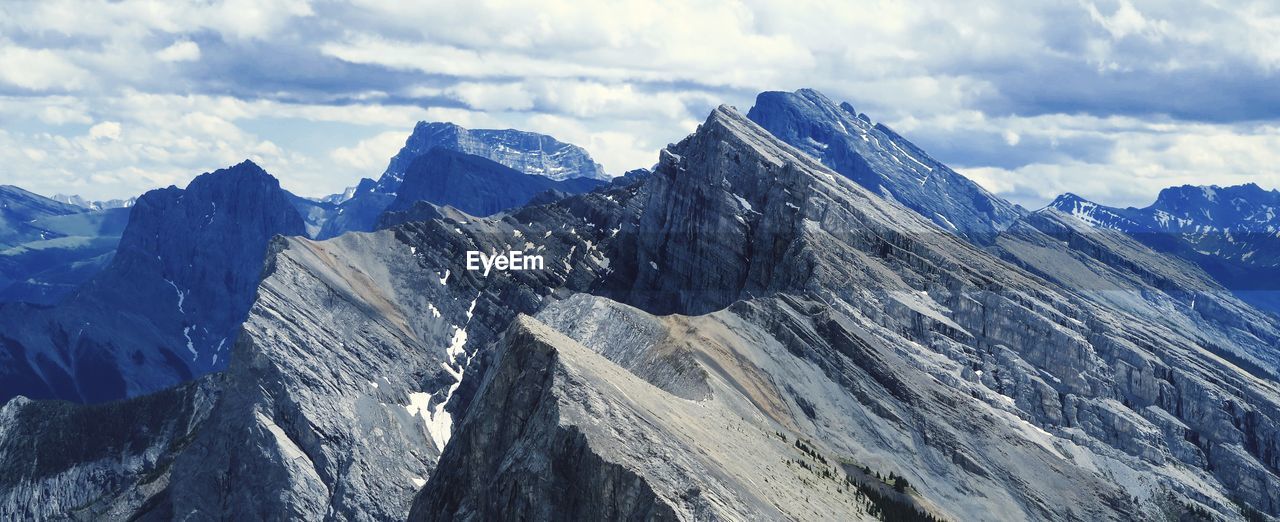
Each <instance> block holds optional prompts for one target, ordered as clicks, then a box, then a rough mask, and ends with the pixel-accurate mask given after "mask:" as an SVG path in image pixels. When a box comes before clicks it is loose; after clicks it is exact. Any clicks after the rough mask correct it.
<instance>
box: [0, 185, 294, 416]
mask: <svg viewBox="0 0 1280 522" xmlns="http://www.w3.org/2000/svg"><path fill="white" fill-rule="evenodd" d="M304 233H305V231H304V225H303V222H302V219H301V217H300V216H299V215H298V213H297V212H296V210H294V208H293V206H292V205H291V204H290V202H289V200H288V198H287V195H286V193H285V192H284V191H283V190H281V189H280V186H279V183H278V182H277V181H276V180H275V178H272V177H271V176H270V175H268V174H267V173H266V172H264V171H263V170H262V169H260V168H259V167H258V166H256V165H254V164H252V163H249V162H245V163H242V164H240V165H237V166H235V167H232V168H229V169H223V170H219V171H217V172H213V173H209V174H204V175H201V176H199V177H197V178H196V179H195V180H193V181H192V182H191V184H190V185H188V186H187V188H186V189H185V190H182V189H178V188H175V187H170V188H167V189H160V190H155V191H151V192H148V193H147V194H144V195H143V196H142V197H141V198H139V200H138V202H137V204H136V205H134V206H133V207H132V209H131V211H130V219H129V225H128V226H127V227H126V228H125V230H124V233H123V235H122V237H121V240H120V244H119V246H118V248H117V249H116V253H115V255H114V257H113V258H112V260H111V264H110V265H108V266H107V267H106V268H105V269H103V271H102V272H101V273H99V274H97V275H96V276H94V277H93V278H92V279H91V280H89V281H88V282H87V283H85V284H84V285H83V286H82V287H80V288H79V289H78V290H77V291H76V292H75V293H74V294H73V295H71V296H70V297H68V298H67V299H66V300H65V301H64V302H62V303H60V304H59V305H57V306H55V307H52V308H38V307H34V306H29V305H24V304H17V303H14V304H7V305H0V306H3V307H4V308H3V313H0V324H2V325H3V328H0V332H3V333H2V334H0V338H2V339H3V343H4V354H3V355H2V356H0V358H3V359H4V364H3V365H2V366H0V372H4V374H5V375H6V378H5V379H4V383H3V384H0V392H3V393H2V394H0V397H2V398H4V399H5V400H7V399H8V398H11V397H13V396H15V395H24V396H27V397H29V398H60V399H67V400H72V401H77V402H101V401H107V400H114V399H119V398H123V397H127V396H134V395H139V394H142V393H147V392H152V391H156V390H159V389H162V388H164V387H167V386H172V385H174V384H177V383H179V382H182V381H186V380H190V379H192V378H193V377H196V376H199V375H202V374H204V373H208V372H210V371H213V370H217V369H221V368H223V367H225V365H226V362H227V355H228V354H229V353H230V348H231V345H232V344H233V343H234V341H235V337H234V336H235V333H236V331H237V330H238V328H239V324H240V321H242V320H244V317H245V314H246V313H247V312H248V309H249V306H250V305H251V304H252V303H253V299H254V295H255V292H256V289H257V284H258V281H259V276H260V274H261V272H262V270H261V267H262V261H263V256H264V254H265V252H266V245H267V242H268V241H269V240H270V239H271V237H273V236H274V235H276V234H285V235H301V234H304Z"/></svg>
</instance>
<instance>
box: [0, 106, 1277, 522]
mask: <svg viewBox="0 0 1280 522" xmlns="http://www.w3.org/2000/svg"><path fill="white" fill-rule="evenodd" d="M419 206H421V205H419ZM433 213H434V214H433V215H434V216H435V217H432V218H430V219H425V220H419V221H412V222H406V223H403V224H401V225H397V226H394V227H391V228H388V229H384V230H379V231H377V232H372V233H353V234H345V235H342V236H340V237H338V238H335V239H332V240H328V241H312V240H308V239H305V238H300V237H289V238H278V239H275V240H274V241H272V243H271V245H270V248H269V251H270V254H269V255H268V259H269V261H268V262H267V266H266V269H265V270H264V276H263V278H262V282H261V284H260V285H259V287H258V291H257V296H258V297H257V300H256V301H255V302H254V303H253V306H252V307H251V308H250V310H249V312H248V317H247V319H246V320H245V322H244V325H243V327H242V328H241V330H240V332H239V335H238V337H237V338H236V341H235V343H234V346H233V348H232V350H233V353H232V355H231V363H230V365H229V366H228V367H227V369H226V371H225V372H224V373H220V374H214V375H209V376H206V377H204V378H202V379H200V380H198V381H196V382H195V383H193V384H188V385H186V386H183V387H180V388H177V389H173V390H166V391H163V392H160V393H158V394H155V395H150V396H146V397H138V398H134V399H129V400H127V401H122V402H118V403H113V404H111V405H91V406H74V405H59V404H58V403H51V402H47V401H28V400H25V399H17V400H14V401H11V402H9V403H8V404H6V405H5V406H4V407H3V409H0V466H3V468H2V469H3V471H4V473H2V474H0V476H5V477H6V479H4V480H6V481H5V482H0V517H3V518H18V519H24V518H43V517H55V516H66V514H67V513H70V512H72V509H75V514H76V515H77V516H81V517H85V518H100V519H128V518H131V517H139V518H142V517H152V518H182V517H185V516H189V515H193V514H198V516H200V517H209V518H226V519H243V518H261V517H262V516H263V514H270V515H272V516H279V517H281V518H291V519H319V518H334V519H400V518H405V517H409V518H411V519H413V520H436V519H471V520H476V519H491V518H495V517H503V518H522V519H529V520H550V519H564V518H586V519H596V518H637V519H642V518H643V519H649V518H653V519H742V518H779V519H839V520H875V519H886V518H887V519H903V518H904V517H907V516H912V517H915V518H916V519H921V520H923V519H926V518H927V517H930V516H933V517H937V518H943V519H954V520H970V519H1002V520H1003V519H1036V520H1151V519H1156V520H1158V519H1174V520H1177V519H1192V518H1194V517H1200V518H1206V517H1216V518H1224V519H1237V518H1240V516H1241V515H1240V513H1241V511H1240V509H1241V508H1239V507H1237V505H1240V506H1245V508H1247V509H1250V510H1256V511H1258V512H1261V513H1266V514H1269V515H1272V516H1274V515H1276V514H1278V513H1280V477H1278V476H1277V473H1276V470H1277V469H1280V451H1277V450H1276V448H1277V447H1280V430H1277V420H1278V419H1280V384H1277V382H1276V379H1275V377H1274V376H1275V375H1276V372H1277V369H1278V368H1280V360H1278V357H1277V354H1276V352H1275V350H1274V346H1276V344H1277V339H1278V338H1280V337H1278V336H1277V331H1278V329H1280V326H1278V325H1277V323H1276V320H1275V319H1274V318H1269V317H1267V316H1265V315H1260V314H1258V313H1257V311H1256V310H1253V309H1252V308H1251V307H1248V306H1247V305H1244V304H1243V303H1241V302H1239V301H1238V300H1236V299H1235V298H1234V297H1232V296H1231V295H1230V293H1228V292H1226V291H1225V289H1223V288H1222V287H1221V286H1218V285H1217V284H1216V283H1215V282H1214V281H1213V280H1212V279H1210V278H1208V276H1207V275H1205V274H1204V273H1203V272H1200V271H1198V270H1197V269H1196V268H1195V267H1194V266H1191V265H1189V264H1186V263H1184V262H1182V261H1179V260H1177V259H1173V258H1169V257H1167V256H1163V255H1161V254H1160V253H1158V252H1155V251H1153V250H1151V249H1150V248H1148V247H1146V246H1144V245H1142V244H1140V243H1138V242H1137V241H1135V240H1134V239H1133V238H1131V237H1129V236H1127V235H1125V234H1121V233H1118V232H1108V231H1104V233H1096V232H1094V231H1091V230H1090V229H1088V228H1087V227H1085V226H1084V225H1083V224H1082V223H1080V222H1079V221H1078V220H1076V219H1074V218H1071V217H1070V216H1067V215H1065V214H1062V213H1058V212H1046V213H1037V214H1032V215H1028V216H1024V217H1022V218H1019V219H1017V220H1014V221H1013V222H1011V223H1010V224H1009V225H1008V227H1007V228H1006V229H1005V230H1003V231H1002V232H1000V233H999V234H998V235H997V236H996V237H995V238H994V240H993V241H992V242H991V243H990V244H989V245H985V246H982V247H979V246H976V245H974V244H972V243H970V242H968V241H966V240H965V238H963V237H960V236H958V235H956V234H951V233H943V230H942V229H941V228H940V227H939V226H938V225H936V224H935V223H934V222H933V221H932V220H931V219H928V218H926V217H923V216H921V215H919V214H917V213H915V212H914V211H912V210H910V209H909V208H907V207H905V206H903V205H902V204H901V203H900V202H898V201H893V200H889V199H886V198H884V197H882V196H880V195H878V194H877V193H875V192H872V191H870V190H867V189H866V188H864V187H863V186H861V185H860V184H857V183H855V182H853V181H851V180H849V179H847V178H846V177H845V176H843V175H841V174H838V173H836V172H835V171H833V170H831V169H829V168H828V167H826V166H825V165H823V164H822V163H821V162H820V161H818V160H817V159H815V158H813V157H811V156H809V155H808V154H806V153H805V152H803V151H801V150H799V149H797V148H794V147H791V146H789V145H787V144H785V143H784V142H782V141H780V140H778V139H777V138H776V137H774V136H773V135H771V134H770V133H769V132H768V131H766V130H765V129H763V128H761V127H760V126H758V125H756V124H755V123H753V122H752V121H750V120H749V119H747V118H746V117H744V116H743V115H741V114H739V113H737V112H736V111H735V110H733V109H732V108H729V107H720V108H718V109H716V110H715V111H713V112H712V114H711V115H710V116H709V117H708V119H707V120H706V122H705V123H703V124H702V125H701V126H700V127H699V128H698V130H697V131H696V132H695V133H694V134H692V135H690V136H689V137H687V138H685V139H684V140H682V141H681V142H680V143H678V144H674V145H671V146H669V147H668V148H666V149H664V150H663V151H662V152H661V153H660V157H659V161H658V163H657V165H656V167H655V169H654V170H653V171H652V172H651V173H648V174H647V175H638V176H635V177H634V178H633V179H632V180H630V181H629V182H625V183H616V184H610V185H609V186H607V187H604V188H602V189H600V190H597V191H593V192H589V193H585V194H579V195H574V196H570V197H568V198H564V199H560V200H556V201H554V202H550V203H547V204H544V205H531V206H524V207H520V208H517V209H514V210H512V211H511V212H509V213H503V214H498V215H495V216H492V217H488V218H477V217H471V216H467V215H465V214H461V213H459V212H456V211H453V210H451V209H448V208H438V207H436V208H434V209H433ZM516 248H519V249H523V250H524V251H527V252H536V253H537V254H538V255H542V256H544V258H545V260H546V263H545V266H544V267H543V268H542V269H540V270H511V271H501V270H499V271H495V272H493V273H490V274H484V273H482V272H478V271H472V270H467V269H466V267H465V259H466V257H467V255H466V253H467V252H468V251H473V250H478V251H484V252H493V251H505V250H510V249H516ZM1050 276H1052V277H1050ZM1250 314H1252V315H1250ZM107 406H109V408H107ZM141 412H161V413H164V414H163V415H158V416H147V415H140V413H141ZM102 418H115V419H122V420H121V421H120V422H119V423H114V424H112V425H111V426H110V428H111V429H109V430H104V433H103V436H102V440H101V441H95V443H94V444H83V443H81V442H79V441H75V442H69V441H68V442H64V440H65V439H62V438H60V437H59V434H66V433H70V434H74V433H76V432H77V431H76V428H75V426H77V423H81V422H87V419H102ZM33 440H39V441H43V442H42V444H41V445H40V448H34V449H40V451H43V452H45V453H41V454H40V455H48V454H49V453H50V452H53V453H54V454H56V455H63V456H64V457H63V458H58V459H49V460H43V459H39V456H38V455H36V456H33V455H30V454H31V453H32V452H33V451H32V450H33V448H32V446H31V442H30V441H33ZM61 447H66V448H70V449H74V451H70V450H68V451H61V452H59V451H57V449H58V448H61ZM31 499H38V501H32V500H31ZM73 507H74V508H73Z"/></svg>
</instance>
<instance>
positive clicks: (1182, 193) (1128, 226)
mask: <svg viewBox="0 0 1280 522" xmlns="http://www.w3.org/2000/svg"><path fill="white" fill-rule="evenodd" d="M1048 208H1052V209H1055V210H1058V211H1060V212H1063V213H1066V214H1070V215H1073V216H1075V217H1077V218H1079V219H1080V220H1082V221H1084V222H1086V223H1088V224H1089V225H1091V226H1093V227H1095V228H1102V229H1110V230H1118V231H1121V232H1124V233H1126V234H1128V235H1130V236H1133V237H1134V238H1136V239H1138V240H1139V241H1141V242H1143V243H1144V244H1146V245H1148V246H1150V247H1152V248H1154V249H1156V250H1158V251H1161V252H1165V253H1169V254H1173V255H1175V256H1177V257H1181V258H1183V259H1186V260H1188V261H1191V262H1193V263H1195V264H1196V265H1199V266H1200V267H1201V268H1202V269H1204V270H1205V271H1206V272H1208V273H1209V274H1210V275H1212V276H1213V277H1214V278H1215V279H1217V280H1218V281H1219V282H1220V283H1222V285H1223V286H1225V287H1227V288H1228V289H1231V290H1232V291H1233V292H1235V293H1236V294H1237V295H1238V296H1239V297H1241V298H1242V299H1244V300H1246V301H1249V302H1251V303H1253V304H1254V305H1255V306H1259V307H1260V308H1264V309H1267V310H1270V311H1272V312H1280V191H1276V190H1264V189H1263V188H1261V187H1259V186H1258V185H1256V184H1253V183H1250V184H1246V185H1237V186H1233V187H1219V186H1216V185H1214V186H1192V185H1183V186H1181V187H1171V188H1167V189H1164V190H1162V191H1160V194H1159V196H1157V197H1156V201H1155V203H1152V204H1151V205H1150V206H1147V207H1143V208H1135V207H1127V208H1118V207H1108V206H1104V205H1099V204H1097V203H1094V202H1092V201H1089V200H1087V199H1084V198H1082V197H1080V196H1077V195H1075V194H1070V193H1068V194H1063V195H1061V196H1058V198H1057V199H1055V200H1053V202H1052V203H1050V204H1049V207H1048Z"/></svg>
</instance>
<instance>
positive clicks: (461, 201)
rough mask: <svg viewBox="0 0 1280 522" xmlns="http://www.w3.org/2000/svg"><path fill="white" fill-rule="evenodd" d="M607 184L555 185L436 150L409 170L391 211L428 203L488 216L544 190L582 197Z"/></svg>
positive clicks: (467, 156)
mask: <svg viewBox="0 0 1280 522" xmlns="http://www.w3.org/2000/svg"><path fill="white" fill-rule="evenodd" d="M604 184H605V182H604V181H601V180H598V179H592V178H568V179H565V180H563V181H556V180H554V179H551V178H548V177H544V176H535V175H530V174H524V173H522V172H520V171H518V170H515V169H512V168H510V167H507V166H505V165H502V164H501V163H498V162H495V161H491V160H488V159H485V158H483V157H480V156H474V155H471V154H467V153H464V152H458V151H454V150H449V149H445V148H441V147H436V148H434V149H431V150H430V151H427V153H426V154H423V155H422V156H419V157H418V158H417V159H415V160H414V161H413V163H411V164H410V165H409V167H408V168H407V169H406V170H405V175H404V181H403V183H401V185H400V188H399V190H398V192H397V194H396V199H395V200H394V201H392V202H391V205H389V206H388V207H387V211H388V212H398V211H402V210H407V209H409V207H411V206H413V203H415V202H418V201H426V202H428V203H432V204H435V205H441V206H443V205H448V206H451V207H454V208H456V209H458V210H461V211H463V212H466V213H467V214H471V215H473V216H488V215H491V214H496V213H498V212H501V211H503V210H507V209H510V208H513V207H518V206H520V205H524V204H525V203H528V202H529V200H530V199H532V198H533V197H534V196H535V195H537V194H539V193H541V192H545V191H549V190H553V191H557V192H561V193H563V194H580V193H583V192H587V191H590V190H591V189H593V188H596V187H598V186H601V185H604Z"/></svg>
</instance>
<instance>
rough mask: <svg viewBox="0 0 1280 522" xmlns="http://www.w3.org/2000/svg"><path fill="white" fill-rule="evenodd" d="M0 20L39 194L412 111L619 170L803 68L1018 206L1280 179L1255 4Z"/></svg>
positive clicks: (317, 189) (289, 8)
mask: <svg viewBox="0 0 1280 522" xmlns="http://www.w3.org/2000/svg"><path fill="white" fill-rule="evenodd" d="M0 35H4V36H2V37H0V121H4V122H5V125H4V126H3V127H4V130H5V131H6V133H5V134H4V136H3V139H4V140H5V141H4V142H3V146H4V147H5V149H4V150H3V151H0V160H3V161H0V182H5V183H18V184H26V185H30V186H31V187H32V188H40V190H43V191H46V192H59V191H60V192H68V191H73V190H82V191H84V192H85V193H86V195H90V196H94V195H102V196H105V195H107V194H106V193H107V192H112V194H111V195H115V196H119V195H128V193H129V192H140V191H142V190H145V189H147V188H150V187H154V186H157V185H158V184H165V183H171V182H183V181H185V180H186V179H189V178H190V177H191V176H194V175H195V174H196V173H199V172H203V171H206V170H211V169H214V168H218V167H221V166H225V165H228V164H231V163H234V162H236V161H239V160H241V159H244V158H245V157H254V158H261V159H262V162H263V164H264V166H266V167H267V168H268V170H269V171H270V172H272V173H273V174H276V175H278V176H279V177H281V179H282V182H283V183H284V184H285V186H286V188H290V189H291V190H295V191H297V192H299V193H303V194H307V195H321V193H322V192H325V191H337V190H340V189H341V188H342V187H345V186H347V185H351V184H352V183H354V182H355V180H356V179H358V178H359V177H361V176H376V175H377V174H378V173H380V172H381V171H382V169H383V167H385V164H386V161H387V157H382V156H389V155H390V154H391V153H394V149H396V148H398V143H397V142H403V140H404V138H405V137H406V136H407V134H408V132H409V130H410V129H411V128H412V126H413V124H414V122H416V121H418V120H431V121H454V122H457V123H459V124H462V125H464V126H468V127H472V128H493V127H500V128H505V127H514V128H525V129H529V130H535V131H539V132H545V133H549V134H552V135H555V136H556V137H557V138H559V139H562V140H566V141H571V142H574V143H577V144H579V145H581V146H583V147H585V148H586V149H587V150H588V151H589V152H591V153H592V155H593V156H594V157H595V158H596V159H597V160H598V161H600V162H601V163H602V164H603V165H605V167H606V169H607V170H608V171H609V172H612V173H620V172H622V171H624V170H626V169H629V168H635V167H639V166H645V165H650V164H652V163H653V161H654V160H655V158H656V151H657V150H658V149H659V148H660V147H662V146H663V145H665V144H666V143H668V142H671V141H676V140H678V139H679V138H680V137H681V136H683V135H685V134H687V133H688V132H690V131H692V130H693V128H694V127H695V126H696V124H697V123H698V122H699V121H701V120H702V119H703V118H705V117H706V114H707V112H708V111H709V110H711V108H713V107H714V106H715V105H717V104H719V103H728V104H731V105H735V106H738V107H739V108H740V109H742V110H744V111H745V110H746V109H747V108H748V107H749V106H750V104H751V102H752V100H753V98H754V95H755V94H756V93H757V92H759V91H762V90H791V89H796V88H800V87H814V88H817V89H819V90H822V91H824V92H826V93H827V94H828V95H830V96H831V97H832V98H836V99H842V100H848V101H850V102H851V103H852V104H853V105H854V106H855V107H856V108H857V109H858V110H860V111H863V112H866V113H867V114H869V115H870V116H871V117H872V118H873V119H875V120H877V121H885V122H888V123H889V124H890V125H891V126H893V127H894V128H895V129H896V130H898V131H900V132H902V133H903V134H904V135H906V136H907V137H908V138H910V139H912V140H914V141H916V142H918V144H920V145H921V146H922V147H923V148H924V149H925V150H927V151H929V152H930V154H932V155H934V156H935V157H936V158H937V159H939V160H941V161H944V162H947V163H948V164H952V165H954V166H956V167H957V168H958V169H960V170H962V171H963V172H966V173H970V174H972V175H973V176H974V177H975V178H977V179H979V180H980V181H981V182H982V183H984V184H985V185H987V186H989V187H991V188H992V189H993V190H997V192H999V193H1001V194H1002V195H1007V196H1009V197H1011V198H1014V199H1015V200H1017V201H1019V202H1023V203H1025V204H1027V205H1029V206H1034V205H1038V204H1042V203H1043V202H1046V201H1047V198H1049V197H1052V196H1053V195H1056V192H1059V191H1064V190H1070V191H1073V192H1079V193H1081V194H1083V195H1086V196H1090V197H1096V198H1098V199H1100V200H1102V201H1104V202H1110V203H1117V202H1134V203H1138V202H1141V201H1143V200H1144V199H1146V200H1149V199H1150V198H1152V197H1154V195H1155V193H1156V191H1157V190H1158V189H1159V188H1160V187H1161V186H1163V185H1164V184H1174V183H1219V184H1225V183H1232V182H1237V181H1257V182H1260V183H1262V184H1264V185H1267V184H1271V186H1277V184H1280V180H1276V179H1274V178H1275V176H1276V173H1275V169H1274V167H1273V165H1275V164H1276V163H1275V159H1276V158H1274V157H1272V155H1271V153H1270V152H1269V151H1270V150H1276V147H1275V143H1274V141H1273V140H1274V135H1275V132H1274V128H1275V127H1276V126H1277V121H1280V90H1277V89H1274V88H1273V87H1272V86H1273V85H1275V84H1276V80H1277V71H1278V70H1280V5H1277V4H1275V3H1274V2H1253V3H1248V4H1240V3H1234V4H1233V3H1222V2H1194V3H1186V2H1184V3H1177V4H1170V3H1167V2H1160V1H1157V0H1072V1H1066V2H1042V3H1026V2H1015V1H1013V0H998V1H995V2H950V1H942V0H931V1H925V2H917V3H912V4H906V3H903V2H899V1H896V0H867V1H864V2H859V3H858V4H857V5H856V6H854V5H846V4H840V3H832V2H829V1H824V0H796V1H792V2H780V1H776V0H772V1H771V0H724V1H717V0H712V1H708V2H680V1H676V0H657V1H653V0H620V1H618V2H609V3H585V4H584V3H582V2H574V1H569V0H552V1H548V2H542V3H539V4H538V5H532V4H530V5H522V4H512V3H490V2H470V3H462V4H458V3H443V2H442V3H434V2H429V3H425V4H424V3H401V2H380V1H375V0H355V1H352V2H311V1H306V0H231V1H227V2H186V3H183V2H159V3H158V2H152V1H149V0H121V1H118V2H105V1H103V2H79V1H72V0H48V1H44V2H38V3H32V4H13V3H0ZM105 122H113V123H116V124H117V125H118V126H119V127H118V132H109V133H107V134H104V132H108V131H110V128H98V127H97V126H95V124H97V125H99V126H100V125H103V124H104V123H105ZM91 126H94V127H91ZM94 128H96V129H97V131H96V133H95V131H93V130H91V129H94ZM95 135H96V136H97V137H93V136H95ZM112 136H114V138H113V137H112ZM5 162H8V163H5ZM91 173H92V174H91Z"/></svg>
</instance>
